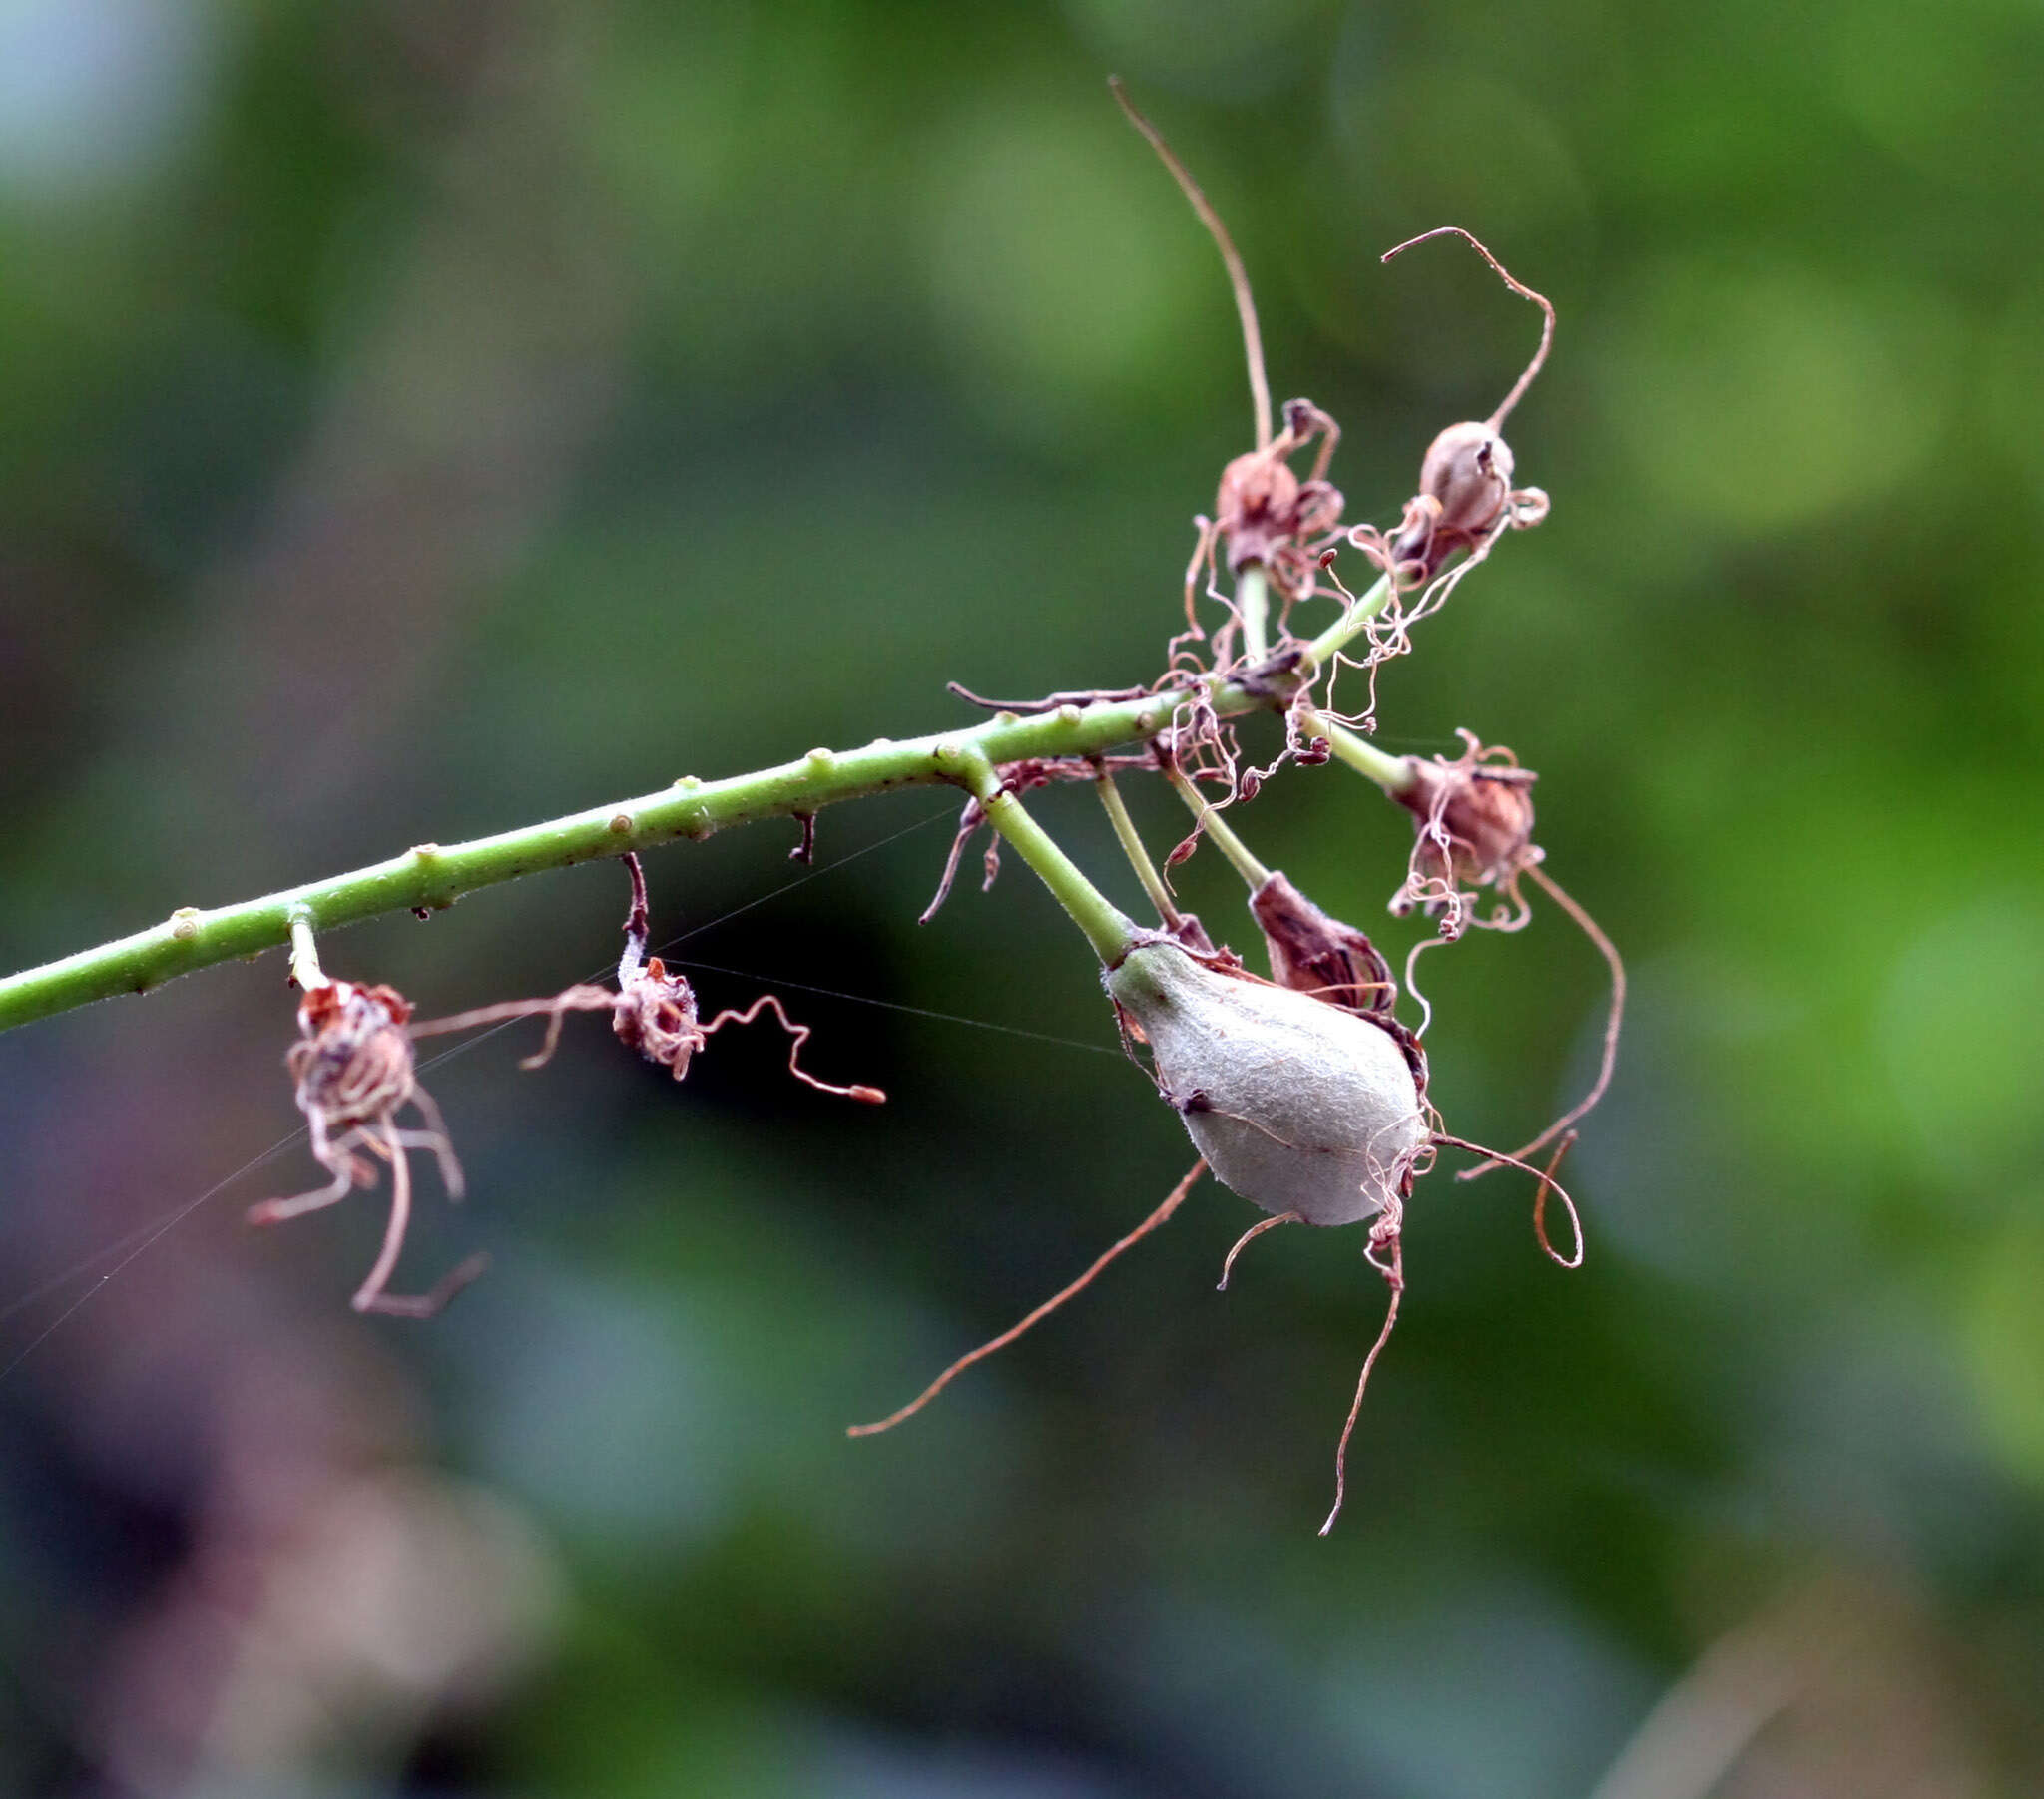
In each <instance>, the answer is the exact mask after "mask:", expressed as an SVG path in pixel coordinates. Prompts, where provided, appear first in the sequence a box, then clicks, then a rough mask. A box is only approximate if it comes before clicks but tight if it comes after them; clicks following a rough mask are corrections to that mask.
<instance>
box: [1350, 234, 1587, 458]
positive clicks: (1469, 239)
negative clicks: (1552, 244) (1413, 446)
mask: <svg viewBox="0 0 2044 1799" xmlns="http://www.w3.org/2000/svg"><path fill="white" fill-rule="evenodd" d="M1429 237H1460V238H1461V239H1462V241H1463V242H1464V243H1466V244H1468V245H1469V247H1470V248H1471V249H1473V250H1475V252H1476V253H1477V254H1478V255H1479V256H1481V257H1482V258H1483V259H1484V260H1485V261H1486V262H1488V263H1489V264H1490V266H1491V270H1492V272H1493V273H1495V274H1496V276H1497V278H1498V279H1499V280H1501V281H1502V282H1504V284H1505V285H1506V286H1507V287H1509V288H1510V289H1511V290H1512V291H1513V292H1514V293H1516V294H1518V295H1519V297H1520V298H1521V299H1529V300H1531V301H1532V302H1533V303H1534V304H1535V305H1536V306H1538V307H1539V308H1540V310H1541V311H1542V313H1544V314H1545V315H1546V316H1545V322H1544V323H1542V325H1541V327H1540V347H1539V348H1538V349H1537V350H1535V351H1534V352H1533V360H1532V361H1531V362H1529V363H1527V364H1526V372H1525V373H1524V374H1522V375H1521V376H1520V377H1519V378H1518V380H1517V381H1516V382H1514V383H1513V385H1512V391H1511V392H1510V393H1508V394H1506V395H1505V397H1504V399H1503V400H1502V401H1500V402H1499V404H1498V409H1497V410H1496V411H1495V412H1493V413H1492V414H1491V415H1490V418H1489V420H1488V423H1489V426H1490V429H1491V430H1493V431H1495V430H1497V429H1498V428H1499V426H1501V425H1502V424H1503V423H1504V422H1505V417H1506V415H1507V414H1508V413H1510V411H1511V409H1512V408H1513V407H1514V406H1516V405H1517V404H1518V403H1519V402H1520V400H1522V399H1523V398H1524V397H1525V394H1526V389H1527V388H1529V387H1531V386H1532V385H1533V377H1534V376H1536V375H1537V374H1539V372H1540V370H1541V368H1542V366H1543V365H1544V364H1545V363H1546V361H1547V350H1548V346H1549V345H1550V344H1551V343H1553V342H1554V302H1553V301H1552V300H1550V299H1549V298H1548V297H1547V295H1546V294H1544V293H1536V292H1535V291H1534V290H1533V289H1532V288H1531V287H1528V286H1527V285H1526V284H1525V283H1524V282H1523V281H1520V280H1518V279H1516V278H1515V277H1514V276H1513V274H1512V271H1511V270H1510V269H1508V268H1507V267H1506V266H1505V265H1504V264H1503V263H1502V262H1500V261H1499V260H1498V259H1497V257H1495V256H1494V255H1492V254H1491V253H1490V251H1489V250H1488V249H1486V248H1485V247H1484V245H1483V243H1482V240H1481V239H1480V238H1477V237H1474V236H1472V235H1471V234H1470V233H1469V232H1468V231H1465V230H1464V229H1463V228H1462V227H1461V226H1460V225H1435V226H1434V228H1433V229H1432V230H1430V231H1421V232H1420V233H1419V235H1418V236H1416V237H1407V238H1406V239H1405V241H1404V242H1403V243H1398V244H1393V245H1392V246H1391V248H1389V249H1387V250H1385V251H1384V253H1383V254H1382V255H1381V256H1379V257H1378V258H1377V259H1378V261H1380V262H1388V261H1390V259H1391V258H1392V257H1393V256H1396V255H1401V254H1403V253H1404V252H1405V251H1406V250H1408V249H1410V248H1411V247H1412V246H1413V245H1414V244H1415V243H1424V242H1425V241H1426V240H1427V239H1428V238H1429Z"/></svg>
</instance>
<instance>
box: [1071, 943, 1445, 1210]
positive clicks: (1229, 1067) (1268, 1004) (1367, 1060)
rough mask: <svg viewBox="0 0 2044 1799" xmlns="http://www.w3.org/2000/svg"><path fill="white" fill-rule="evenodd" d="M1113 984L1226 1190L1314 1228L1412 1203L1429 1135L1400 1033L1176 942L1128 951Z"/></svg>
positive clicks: (1110, 977)
mask: <svg viewBox="0 0 2044 1799" xmlns="http://www.w3.org/2000/svg"><path fill="white" fill-rule="evenodd" d="M1104 983H1105V985H1106V988H1107V991H1108V993H1109V994H1110V995H1111V996H1112V997H1113V999H1114V1000H1115V1002H1116V1003H1117V1004H1118V1005H1119V1006H1120V1007H1121V1008H1122V1010H1123V1011H1124V1012H1125V1013H1126V1014H1127V1015H1128V1016H1129V1017H1130V1019H1131V1020H1133V1022H1134V1023H1135V1024H1136V1025H1137V1026H1138V1027H1139V1028H1140V1029H1141V1032H1142V1035H1143V1037H1144V1038H1145V1039H1146V1040H1147V1041H1148V1043H1149V1045H1150V1048H1151V1053H1152V1056H1153V1057H1154V1059H1155V1064H1156V1073H1157V1080H1158V1084H1159V1085H1160V1086H1161V1087H1162V1088H1163V1090H1164V1093H1165V1097H1166V1098H1167V1099H1169V1100H1170V1101H1171V1103H1172V1104H1173V1106H1175V1107H1176V1108H1177V1109H1178V1112H1179V1115H1180V1116H1181V1117H1182V1118H1183V1119H1184V1120H1185V1125H1186V1130H1187V1132H1188V1134H1189V1135H1191V1137H1192V1139H1193V1141H1194V1142H1195V1143H1196V1144H1197V1145H1198V1146H1199V1150H1200V1153H1201V1154H1202V1155H1203V1156H1205V1157H1206V1159H1207V1163H1208V1165H1209V1166H1210V1167H1211V1168H1212V1169H1213V1170H1214V1173H1215V1176H1216V1177H1217V1178H1218V1179H1219V1180H1221V1181H1222V1182H1223V1183H1224V1184H1225V1185H1227V1186H1230V1187H1233V1188H1234V1189H1235V1191H1237V1192H1238V1193H1240V1194H1241V1195H1242V1196H1243V1197H1244V1198H1245V1199H1247V1200H1249V1201H1250V1202H1251V1203H1252V1204H1254V1205H1259V1206H1261V1207H1263V1209H1264V1210H1265V1211H1267V1212H1271V1213H1273V1214H1277V1213H1282V1212H1293V1213H1296V1214H1297V1215H1298V1216H1299V1217H1300V1218H1302V1219H1304V1221H1305V1222H1306V1223H1308V1224H1328V1225H1333V1224H1354V1223H1357V1222H1359V1221H1360V1220H1361V1219H1364V1218H1367V1217H1370V1216H1372V1215H1373V1214H1375V1213H1376V1212H1379V1211H1382V1210H1383V1209H1384V1208H1385V1207H1386V1206H1387V1205H1390V1204H1393V1203H1394V1202H1395V1201H1396V1200H1398V1199H1399V1198H1401V1197H1402V1196H1403V1194H1404V1192H1405V1190H1406V1189H1407V1188H1408V1186H1409V1185H1410V1179H1411V1169H1412V1163H1413V1159H1414V1157H1415V1156H1417V1155H1418V1154H1419V1153H1420V1151H1421V1150H1422V1149H1423V1148H1424V1147H1425V1145H1426V1143H1427V1141H1428V1139H1429V1134H1430V1132H1429V1125H1428V1122H1427V1119H1426V1116H1425V1113H1424V1109H1423V1108H1422V1106H1421V1103H1420V1097H1419V1089H1418V1085H1417V1083H1416V1082H1415V1080H1414V1079H1413V1074H1412V1069H1411V1066H1410V1064H1409V1063H1408V1062H1407V1060H1406V1056H1405V1052H1404V1051H1403V1049H1401V1048H1400V1046H1399V1044H1398V1043H1397V1041H1396V1039H1394V1038H1393V1037H1392V1036H1391V1035H1390V1033H1389V1032H1387V1031H1385V1030H1383V1029H1382V1028H1380V1027H1379V1026H1377V1025H1376V1024H1374V1023H1372V1022H1371V1021H1370V1020H1368V1019H1366V1018H1362V1017H1358V1016H1357V1015H1356V1014H1355V1013H1353V1012H1347V1011H1343V1010H1342V1009H1341V1008H1340V1007H1338V1006H1330V1005H1328V1004H1326V1003H1325V1002H1324V1001H1321V1000H1317V999H1309V998H1307V997H1306V996H1305V995H1304V994H1299V993H1293V992H1291V991H1289V990H1288V989H1286V988H1282V987H1274V986H1270V985H1268V984H1266V983H1264V982H1261V981H1253V980H1249V979H1246V978H1244V977H1241V976H1236V975H1230V974H1226V973H1223V972H1220V971H1218V970H1216V969H1212V968H1209V967H1207V966H1206V965H1204V964H1203V963H1201V962H1199V961H1198V960H1196V959H1195V958H1194V957H1193V956H1191V955H1188V954H1187V953H1186V951H1185V950H1184V949H1182V948H1180V947H1179V946H1178V945H1177V944H1175V943H1170V942H1156V943H1148V944H1144V945H1142V946H1141V947H1139V948H1137V949H1134V950H1131V951H1130V952H1129V954H1128V955H1127V956H1125V957H1124V958H1123V959H1122V961H1121V963H1120V964H1119V965H1118V966H1116V967H1115V968H1113V969H1112V970H1110V971H1109V972H1108V973H1107V974H1106V976H1105V977H1104Z"/></svg>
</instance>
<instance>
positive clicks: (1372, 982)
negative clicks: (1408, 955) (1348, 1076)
mask: <svg viewBox="0 0 2044 1799" xmlns="http://www.w3.org/2000/svg"><path fill="white" fill-rule="evenodd" d="M1250 911H1251V912H1252V913H1253V914H1254V915H1255V917H1256V921H1257V926H1258V928H1259V929H1260V930H1261V931H1262V932H1263V933H1264V945H1265V947H1266V949H1268V950H1269V952H1270V955H1271V979H1272V980H1274V981H1276V982H1277V983H1278V986H1279V987H1288V988H1290V989H1291V991H1292V992H1293V993H1303V994H1309V995H1311V996H1312V997H1313V998H1314V999H1318V1000H1325V1001H1326V1002H1327V1004H1328V1005H1330V1006H1339V1007H1340V1008H1341V1009H1342V1010H1343V1011H1344V1012H1359V1013H1361V1014H1363V1015H1364V1016H1365V1017H1372V1018H1375V1017H1381V1016H1385V1015H1388V1014H1389V1012H1390V1010H1391V1007H1392V1005H1393V1004H1394V1003H1395V1002H1396V1000H1397V998H1398V988H1397V984H1396V983H1395V982H1394V981H1393V980H1392V979H1391V965H1390V964H1389V963H1388V962H1386V961H1385V960H1384V959H1383V957H1382V956H1381V955H1379V954H1378V953H1377V948H1376V945H1375V944H1373V943H1371V942H1370V940H1369V938H1368V937H1367V936H1365V935H1364V934H1363V933H1362V932H1361V931H1358V930H1357V929H1356V928H1355V927H1354V926H1353V925H1348V924H1343V923H1342V922H1341V921H1340V920H1339V919H1338V918H1330V917H1329V916H1328V915H1327V914H1326V913H1324V912H1322V911H1321V910H1320V909H1319V907H1317V906H1316V905H1314V904H1313V903H1312V901H1311V900H1309V899H1307V898H1306V896H1305V895H1304V894H1302V893H1301V892H1299V890H1298V889H1297V888H1296V887H1294V886H1293V885H1292V884H1291V882H1290V881H1289V880H1288V879H1286V878H1285V876H1284V875H1283V874H1281V873H1278V872H1274V873H1273V874H1272V875H1271V877H1270V878H1269V879H1268V880H1266V881H1265V882H1264V884H1263V885H1262V886H1261V887H1259V888H1258V889H1257V890H1256V892H1255V893H1253V894H1251V895H1250Z"/></svg>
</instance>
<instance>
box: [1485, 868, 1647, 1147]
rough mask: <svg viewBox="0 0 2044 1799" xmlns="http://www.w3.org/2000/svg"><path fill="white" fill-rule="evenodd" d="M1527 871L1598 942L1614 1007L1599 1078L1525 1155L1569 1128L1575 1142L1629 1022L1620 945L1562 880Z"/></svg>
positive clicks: (1606, 1030) (1607, 1025)
mask: <svg viewBox="0 0 2044 1799" xmlns="http://www.w3.org/2000/svg"><path fill="white" fill-rule="evenodd" d="M1525 872H1526V873H1527V874H1529V875H1531V876H1532V877H1533V879H1534V880H1535V881H1536V882H1537V883H1539V885H1540V887H1541V888H1542V889H1543V890H1544V891H1545V892H1546V894H1547V896H1548V897H1549V898H1550V899H1551V900H1553V901H1554V903H1555V904H1556V905H1557V906H1559V907H1560V908H1561V909H1562V910H1563V911H1564V912H1566V913H1567V914H1568V915H1569V917H1570V918H1571V919H1573V920H1574V921H1575V924H1576V928H1577V929H1578V930H1580V931H1581V932H1582V933H1583V935H1584V936H1585V937H1587V938H1589V940H1590V941H1591V942H1592V943H1593V944H1595V945H1596V946H1597V953H1598V954H1599V955H1600V956H1602V957H1603V958H1604V962H1605V966H1606V967H1608V968H1609V969H1610V970H1611V1009H1610V1011H1609V1012H1608V1013H1607V1014H1606V1015H1605V1019H1604V1054H1603V1058H1602V1060H1601V1061H1600V1062H1599V1063H1598V1065H1597V1079H1596V1081H1595V1083H1594V1084H1593V1085H1592V1086H1591V1088H1590V1091H1589V1092H1588V1093H1587V1094H1585V1095H1584V1096H1583V1097H1582V1099H1580V1100H1579V1101H1577V1102H1576V1104H1575V1105H1574V1106H1572V1107H1570V1108H1569V1110H1568V1111H1567V1112H1565V1113H1563V1114H1562V1115H1561V1117H1560V1118H1558V1119H1556V1120H1555V1121H1554V1123H1553V1124H1550V1125H1548V1127H1547V1128H1546V1129H1545V1130H1543V1131H1542V1132H1541V1133H1540V1134H1539V1135H1538V1136H1536V1137H1535V1138H1534V1139H1533V1140H1532V1141H1531V1142H1530V1143H1524V1144H1521V1145H1520V1147H1519V1148H1517V1149H1515V1150H1514V1151H1513V1152H1512V1153H1513V1154H1514V1155H1516V1156H1522V1157H1523V1156H1529V1155H1534V1154H1537V1153H1538V1152H1539V1151H1540V1150H1542V1149H1544V1148H1546V1147H1547V1145H1548V1144H1549V1143H1551V1142H1553V1141H1554V1139H1555V1138H1556V1137H1557V1136H1559V1135H1560V1134H1561V1133H1562V1132H1564V1131H1569V1140H1570V1141H1571V1142H1573V1141H1574V1140H1575V1133H1574V1132H1573V1131H1570V1130H1569V1126H1570V1125H1572V1124H1576V1123H1577V1122H1578V1121H1579V1120H1581V1119H1583V1118H1584V1117H1585V1116H1587V1115H1588V1114H1589V1113H1590V1112H1592V1111H1593V1110H1595V1108H1596V1106H1597V1103H1598V1102H1599V1101H1600V1100H1602V1099H1603V1098H1604V1095H1605V1093H1606V1091H1607V1090H1608V1089H1609V1088H1610V1086H1611V1076H1612V1071H1613V1070H1614V1069H1616V1068H1617V1066H1618V1038H1619V1032H1620V1031H1621V1030H1622V1029H1623V1027H1624V1025H1625V958H1624V957H1622V956H1621V955H1620V954H1619V953H1618V946H1617V945H1616V944H1615V943H1613V942H1612V941H1611V939H1610V938H1609V937H1607V936H1606V935H1605V934H1604V930H1603V927H1602V926H1600V925H1599V924H1598V923H1597V921H1596V920H1595V919H1594V918H1592V917H1591V916H1590V914H1589V913H1588V912H1587V911H1585V910H1584V909H1583V907H1582V906H1581V905H1580V904H1579V903H1578V902H1577V901H1576V900H1574V899H1572V898H1571V897H1570V896H1569V895H1568V893H1567V892H1565V891H1564V890H1563V888H1562V886H1561V884H1560V882H1558V881H1556V880H1555V879H1554V878H1553V877H1552V876H1550V875H1549V874H1548V873H1547V872H1546V870H1544V869H1543V868H1541V867H1540V866H1539V865H1538V864H1537V863H1536V864H1530V865H1528V867H1527V868H1526V870H1525ZM1563 1147H1564V1148H1566V1147H1567V1145H1566V1144H1564V1145H1563ZM1506 1159H1508V1158H1506V1157H1503V1156H1494V1157H1492V1158H1491V1159H1490V1160H1489V1161H1486V1162H1484V1163H1482V1164H1481V1165H1480V1166H1478V1167H1474V1168H1464V1169H1463V1170H1462V1172H1461V1173H1459V1174H1458V1175H1456V1176H1455V1178H1456V1179H1457V1180H1474V1179H1475V1178H1476V1177H1477V1176H1478V1175H1479V1174H1487V1173H1489V1172H1490V1170H1491V1169H1492V1168H1495V1167H1498V1166H1500V1165H1502V1163H1503V1162H1504V1161H1505V1160H1506ZM1560 1159H1561V1157H1560V1156H1559V1155H1557V1156H1556V1157H1555V1160H1556V1162H1557V1163H1558V1162H1559V1161H1560Z"/></svg>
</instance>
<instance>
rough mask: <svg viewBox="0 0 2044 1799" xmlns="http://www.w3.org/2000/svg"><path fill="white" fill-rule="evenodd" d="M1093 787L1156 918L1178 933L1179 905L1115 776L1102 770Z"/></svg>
mask: <svg viewBox="0 0 2044 1799" xmlns="http://www.w3.org/2000/svg"><path fill="white" fill-rule="evenodd" d="M1093 784H1094V788H1095V790H1096V791H1097V792H1098V793H1099V794H1100V803H1101V804H1102V805H1103V806H1105V807H1106V808H1107V817H1108V822H1109V823H1110V824H1112V825H1113V826H1114V834H1115V837H1116V840H1117V841H1119V842H1120V844H1121V846H1122V854H1123V855H1125V856H1127V857H1128V859H1129V866H1130V867H1131V868H1133V869H1134V870H1135V871H1136V879H1137V880H1139V881H1141V882H1142V883H1143V891H1144V892H1145V893H1147V894H1148V895H1149V896H1150V903H1151V904H1152V905H1153V906H1155V907H1156V908H1157V916H1158V917H1159V918H1161V919H1163V920H1164V923H1165V927H1166V928H1167V929H1168V930H1173V931H1176V930H1177V929H1178V927H1179V923H1180V918H1179V910H1178V906H1177V905H1176V903H1175V902H1174V901H1173V899H1172V897H1171V889H1170V888H1169V887H1167V886H1165V884H1164V877H1163V876H1162V875H1161V874H1159V873H1158V872H1157V864H1156V863H1155V862H1153V861H1151V860H1150V852H1149V851H1148V850H1147V849H1145V848H1144V847H1143V839H1142V838H1141V837H1140V836H1138V835H1137V834H1136V821H1135V820H1134V819H1133V818H1131V817H1130V816H1129V808H1128V807H1127V805H1125V804H1124V803H1123V801H1122V793H1121V789H1120V788H1119V787H1117V786H1116V785H1115V784H1114V776H1113V775H1112V774H1110V773H1109V772H1108V771H1107V769H1106V768H1105V767H1103V768H1102V769H1101V771H1100V777H1099V779H1098V780H1096V781H1095V782H1094V783H1093Z"/></svg>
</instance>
